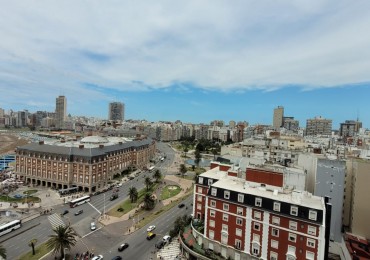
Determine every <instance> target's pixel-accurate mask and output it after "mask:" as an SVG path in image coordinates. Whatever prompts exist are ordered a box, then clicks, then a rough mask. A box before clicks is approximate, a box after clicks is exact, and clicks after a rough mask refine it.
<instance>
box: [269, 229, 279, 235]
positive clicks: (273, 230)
mask: <svg viewBox="0 0 370 260" xmlns="http://www.w3.org/2000/svg"><path fill="white" fill-rule="evenodd" d="M271 234H272V235H273V236H274V237H278V236H279V229H277V228H272V229H271Z"/></svg>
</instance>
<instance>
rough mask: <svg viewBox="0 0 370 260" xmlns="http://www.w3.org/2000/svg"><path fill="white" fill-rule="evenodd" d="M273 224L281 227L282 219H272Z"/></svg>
mask: <svg viewBox="0 0 370 260" xmlns="http://www.w3.org/2000/svg"><path fill="white" fill-rule="evenodd" d="M271 222H272V224H274V225H278V226H279V225H280V218H279V217H272V221H271Z"/></svg>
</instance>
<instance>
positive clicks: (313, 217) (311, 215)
mask: <svg viewBox="0 0 370 260" xmlns="http://www.w3.org/2000/svg"><path fill="white" fill-rule="evenodd" d="M308 218H309V219H311V220H315V221H316V219H317V212H316V210H310V211H309V214H308Z"/></svg>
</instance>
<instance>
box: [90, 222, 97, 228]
mask: <svg viewBox="0 0 370 260" xmlns="http://www.w3.org/2000/svg"><path fill="white" fill-rule="evenodd" d="M90 229H91V230H95V229H96V225H95V223H94V222H91V224H90Z"/></svg>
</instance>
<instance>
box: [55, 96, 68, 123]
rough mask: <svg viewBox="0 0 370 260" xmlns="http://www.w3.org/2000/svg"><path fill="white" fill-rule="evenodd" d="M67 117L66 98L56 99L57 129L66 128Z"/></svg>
mask: <svg viewBox="0 0 370 260" xmlns="http://www.w3.org/2000/svg"><path fill="white" fill-rule="evenodd" d="M66 115H67V99H66V97H65V96H59V97H57V98H56V106H55V127H56V128H58V129H61V128H63V127H64V121H65V118H66Z"/></svg>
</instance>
